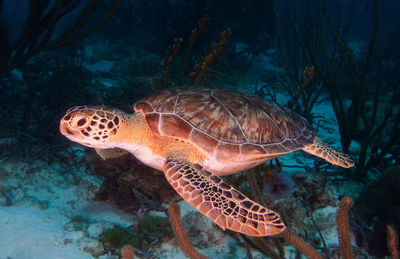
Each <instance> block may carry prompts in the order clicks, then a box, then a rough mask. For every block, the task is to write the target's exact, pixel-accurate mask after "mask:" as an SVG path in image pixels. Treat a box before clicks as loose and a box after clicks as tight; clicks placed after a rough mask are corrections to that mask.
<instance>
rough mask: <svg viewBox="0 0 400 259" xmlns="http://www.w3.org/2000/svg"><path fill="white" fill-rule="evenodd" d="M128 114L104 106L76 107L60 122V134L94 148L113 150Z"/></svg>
mask: <svg viewBox="0 0 400 259" xmlns="http://www.w3.org/2000/svg"><path fill="white" fill-rule="evenodd" d="M126 116H127V114H126V113H124V112H122V111H120V110H117V109H113V108H107V107H103V106H76V107H73V108H71V109H69V110H68V111H67V113H66V114H65V116H64V117H63V118H62V119H61V121H60V132H61V133H62V134H63V135H64V136H66V137H67V138H68V139H70V140H72V141H74V142H78V143H80V144H82V145H85V146H88V147H93V148H103V149H104V148H113V147H115V146H116V144H115V136H116V135H117V134H118V132H119V130H120V126H121V123H122V121H123V120H124V119H125V117H126Z"/></svg>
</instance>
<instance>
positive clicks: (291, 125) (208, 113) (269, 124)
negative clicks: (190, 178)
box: [134, 89, 314, 161]
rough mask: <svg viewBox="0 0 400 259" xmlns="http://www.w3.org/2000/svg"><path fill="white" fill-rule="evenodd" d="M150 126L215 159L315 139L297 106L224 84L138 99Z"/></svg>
mask: <svg viewBox="0 0 400 259" xmlns="http://www.w3.org/2000/svg"><path fill="white" fill-rule="evenodd" d="M134 110H135V112H143V113H144V115H145V117H146V120H147V122H148V125H149V127H150V128H151V130H152V131H154V132H155V133H157V134H160V135H162V136H169V137H173V138H176V139H181V140H185V141H188V142H190V143H191V144H193V145H194V146H196V147H197V148H198V149H200V150H202V151H203V152H204V153H206V154H208V155H209V156H215V158H216V159H217V160H233V159H237V160H247V161H249V160H256V159H261V158H265V157H271V156H273V157H275V156H279V155H281V154H284V153H288V152H291V151H293V150H296V149H301V148H303V147H304V146H305V145H308V144H311V143H312V141H313V138H314V132H313V129H312V128H311V126H310V125H309V124H308V123H307V121H306V120H305V119H304V118H303V117H301V116H299V115H297V114H296V113H294V112H293V111H291V110H289V109H288V108H285V107H283V106H281V105H278V104H276V103H274V102H271V101H267V100H265V99H262V98H260V97H258V96H255V95H251V94H246V93H241V92H236V91H232V90H226V89H176V90H166V91H163V92H160V93H156V94H153V95H151V96H149V97H147V98H145V99H143V100H141V101H139V102H137V103H136V104H135V105H134Z"/></svg>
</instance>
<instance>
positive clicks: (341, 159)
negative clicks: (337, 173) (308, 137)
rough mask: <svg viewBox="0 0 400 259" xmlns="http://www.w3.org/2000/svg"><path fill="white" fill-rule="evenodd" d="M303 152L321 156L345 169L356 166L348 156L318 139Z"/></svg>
mask: <svg viewBox="0 0 400 259" xmlns="http://www.w3.org/2000/svg"><path fill="white" fill-rule="evenodd" d="M303 150H304V151H305V152H307V153H310V154H313V155H314V156H319V157H321V158H323V159H325V160H326V161H328V162H330V163H331V164H334V165H338V166H341V167H345V168H349V167H352V166H353V165H354V162H353V160H351V158H350V157H349V156H348V155H347V154H345V153H342V152H340V151H338V150H336V149H334V148H333V147H331V146H330V145H328V144H326V143H324V142H323V141H322V140H320V139H319V138H317V137H315V138H314V141H313V143H312V144H310V145H308V146H305V147H304V148H303Z"/></svg>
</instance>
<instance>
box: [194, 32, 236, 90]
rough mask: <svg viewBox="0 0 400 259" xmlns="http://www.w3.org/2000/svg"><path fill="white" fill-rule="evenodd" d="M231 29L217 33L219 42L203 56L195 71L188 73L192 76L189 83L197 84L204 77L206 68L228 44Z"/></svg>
mask: <svg viewBox="0 0 400 259" xmlns="http://www.w3.org/2000/svg"><path fill="white" fill-rule="evenodd" d="M231 34H232V31H231V30H230V29H227V30H226V31H223V32H221V33H220V34H219V36H220V41H219V43H218V44H217V45H216V46H215V48H214V50H213V51H212V52H211V53H210V54H208V56H207V57H205V58H203V63H202V64H201V66H198V65H197V67H196V69H195V70H196V71H195V72H192V73H191V74H190V77H191V78H192V82H191V85H197V84H198V83H199V81H200V79H202V78H203V77H204V74H205V72H206V70H207V68H208V67H209V66H210V65H212V64H214V63H215V61H216V60H217V58H218V56H219V55H220V54H221V53H222V52H223V51H224V49H225V48H226V47H227V46H228V43H227V41H228V38H229V37H230V36H231Z"/></svg>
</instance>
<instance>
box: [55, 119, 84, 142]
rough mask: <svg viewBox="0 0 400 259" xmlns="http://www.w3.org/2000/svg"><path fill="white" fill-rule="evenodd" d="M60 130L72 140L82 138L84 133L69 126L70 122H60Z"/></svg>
mask: <svg viewBox="0 0 400 259" xmlns="http://www.w3.org/2000/svg"><path fill="white" fill-rule="evenodd" d="M60 132H61V134H63V135H64V136H66V137H67V138H69V139H71V140H75V141H76V140H82V135H81V134H80V132H79V131H78V130H73V129H71V128H70V127H69V125H68V122H65V121H61V122H60Z"/></svg>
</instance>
